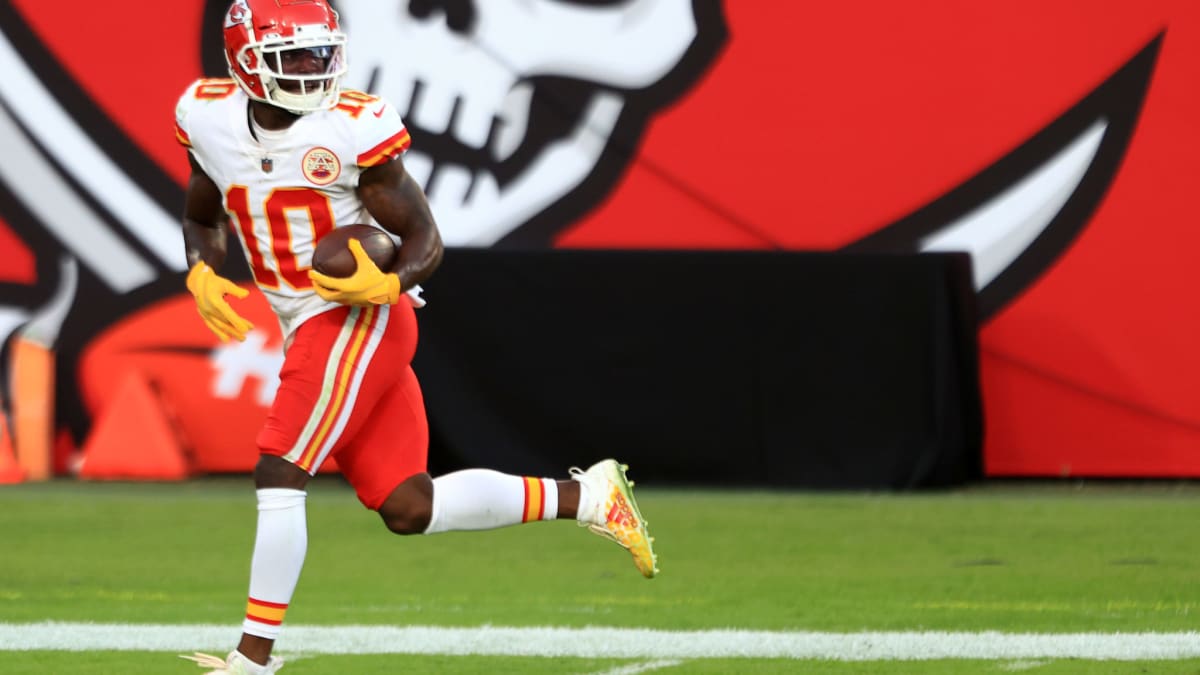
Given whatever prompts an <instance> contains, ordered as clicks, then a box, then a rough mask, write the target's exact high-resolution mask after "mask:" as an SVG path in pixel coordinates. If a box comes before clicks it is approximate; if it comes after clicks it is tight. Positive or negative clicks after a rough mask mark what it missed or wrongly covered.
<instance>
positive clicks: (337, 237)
mask: <svg viewBox="0 0 1200 675" xmlns="http://www.w3.org/2000/svg"><path fill="white" fill-rule="evenodd" d="M351 239H357V240H359V241H360V242H362V247H363V250H364V251H366V252H367V256H369V257H370V258H371V260H373V261H375V264H376V265H377V266H378V267H379V269H381V270H383V271H384V272H389V271H391V269H392V265H394V264H395V262H396V244H395V243H394V242H393V241H392V238H391V237H390V236H389V235H388V233H387V232H384V231H383V230H381V229H379V228H378V227H372V226H370V225H343V226H342V227H338V228H334V229H333V230H332V231H330V232H329V234H326V235H325V236H324V237H321V239H320V240H319V241H317V247H316V248H315V249H314V250H313V256H312V266H313V269H314V270H316V271H318V272H320V273H321V274H324V275H326V276H330V277H339V278H340V277H348V276H350V275H352V274H354V271H355V269H356V268H357V265H356V264H355V262H354V254H353V253H351V252H350V247H349V244H350V240H351Z"/></svg>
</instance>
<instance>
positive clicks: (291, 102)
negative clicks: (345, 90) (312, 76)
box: [267, 80, 337, 115]
mask: <svg viewBox="0 0 1200 675" xmlns="http://www.w3.org/2000/svg"><path fill="white" fill-rule="evenodd" d="M301 86H302V87H305V88H307V87H309V86H314V87H315V85H309V84H302V85H301ZM331 87H336V85H335V84H334V83H332V82H330V81H329V80H326V81H324V82H323V83H322V84H321V85H320V89H314V91H312V92H310V93H306V94H297V93H293V92H290V91H287V90H285V89H284V88H283V87H281V86H280V85H279V82H278V81H272V82H271V83H270V85H268V90H267V98H268V99H270V100H269V101H267V103H270V104H271V105H274V106H278V107H280V108H283V109H284V110H286V111H288V112H290V113H293V114H296V115H304V114H307V113H310V112H315V111H317V110H324V109H327V108H330V107H332V106H333V104H334V103H335V102H336V100H337V92H336V91H333V90H331V89H329V88H331Z"/></svg>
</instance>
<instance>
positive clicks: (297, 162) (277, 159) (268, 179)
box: [175, 79, 419, 336]
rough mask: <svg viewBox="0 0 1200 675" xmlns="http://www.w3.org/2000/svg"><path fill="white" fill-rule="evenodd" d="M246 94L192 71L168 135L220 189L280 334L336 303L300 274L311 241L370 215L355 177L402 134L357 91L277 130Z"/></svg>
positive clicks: (401, 141)
mask: <svg viewBox="0 0 1200 675" xmlns="http://www.w3.org/2000/svg"><path fill="white" fill-rule="evenodd" d="M248 103H249V99H248V98H247V96H246V94H245V93H244V92H243V91H242V90H241V89H240V88H239V87H238V85H237V83H235V82H234V81H233V80H232V79H202V80H197V81H196V82H194V83H192V85H191V86H189V87H188V88H187V91H185V92H184V94H183V96H182V97H180V99H179V104H178V105H177V106H176V108H175V135H176V138H177V139H178V140H179V142H180V143H182V144H183V145H184V146H186V147H187V148H188V149H189V150H190V151H191V153H192V155H193V156H195V158H196V161H197V162H199V164H200V167H201V168H202V169H204V173H206V174H208V177H209V178H211V179H212V180H213V182H214V183H216V185H217V188H219V189H220V190H221V195H222V197H223V199H224V203H225V211H226V212H227V213H228V214H229V221H230V224H231V225H232V226H233V229H234V231H235V232H236V233H237V235H238V237H239V238H240V239H241V241H242V250H243V251H244V252H245V254H246V262H247V263H248V264H249V265H250V270H251V272H252V273H253V275H254V281H255V283H256V284H257V285H258V287H259V288H260V289H261V290H262V292H263V293H264V294H265V295H266V297H267V300H268V301H269V302H270V304H271V308H272V309H274V310H275V314H276V315H277V316H278V317H279V322H280V326H281V328H282V330H283V334H284V335H285V336H287V335H290V334H291V333H292V332H293V331H295V330H296V327H297V326H299V325H300V323H301V322H303V321H304V320H305V319H307V318H309V317H311V316H314V315H316V314H319V313H321V312H323V311H326V310H329V309H331V308H333V307H336V306H337V305H335V304H333V303H329V302H326V301H325V300H322V299H321V297H320V296H318V295H317V294H316V293H314V292H313V290H312V282H311V281H309V279H308V270H309V268H310V267H311V266H312V252H313V248H314V245H315V242H316V240H317V239H318V238H320V237H321V236H322V235H324V234H325V233H327V232H329V230H331V229H333V228H334V227H338V226H340V225H349V224H352V223H369V224H375V223H374V221H373V220H372V218H371V216H370V214H369V213H367V212H366V210H365V209H363V207H362V203H361V202H360V201H359V200H358V197H357V196H356V194H355V189H356V188H357V186H358V177H359V175H360V174H361V173H362V172H363V170H364V169H367V168H370V167H372V166H376V165H379V164H383V163H384V162H389V161H391V160H393V159H395V158H396V157H398V156H399V155H401V154H402V153H403V152H404V151H405V150H407V149H408V146H409V144H410V139H409V135H408V130H407V129H405V128H404V123H403V122H402V121H401V120H400V115H399V113H397V112H396V109H395V108H394V107H393V106H391V105H389V104H388V103H387V102H386V101H384V100H383V99H381V98H379V97H377V96H371V95H368V94H364V93H362V92H357V91H352V90H347V91H343V92H342V94H341V99H340V101H339V103H338V105H337V106H336V107H334V108H332V109H330V110H320V111H317V112H312V113H308V114H306V115H302V116H300V117H299V118H297V119H296V121H295V122H294V123H293V124H292V126H291V127H289V128H288V129H286V130H283V131H265V130H263V129H256V130H255V131H254V133H252V132H251V121H250V115H249V105H248ZM412 297H413V298H414V300H415V299H416V298H415V294H414V295H413V296H412ZM417 302H419V300H418V301H417Z"/></svg>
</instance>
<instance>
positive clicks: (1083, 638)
mask: <svg viewBox="0 0 1200 675" xmlns="http://www.w3.org/2000/svg"><path fill="white" fill-rule="evenodd" d="M240 632H241V629H240V627H239V626H218V625H187V624H179V625H172V624H97V623H65V622H53V621H47V622H40V623H24V624H19V623H0V651H25V650H35V649H36V650H54V651H97V650H126V651H156V652H157V651H162V652H180V653H191V652H192V651H196V650H199V651H213V652H215V653H218V654H224V653H225V651H226V650H228V649H230V648H231V645H234V644H236V643H237V639H238V635H239V634H240ZM279 651H280V652H281V653H283V654H285V655H286V654H288V653H292V654H464V655H465V654H487V655H496V656H574V657H580V658H629V659H638V658H650V659H692V658H791V659H834V660H840V661H883V660H923V659H1005V660H1010V659H1011V660H1015V659H1039V658H1078V659H1092V660H1165V659H1184V658H1200V633H1197V632H1187V633H1060V634H1050V633H999V632H992V631H988V632H980V633H957V632H956V633H948V632H863V633H818V632H809V631H796V632H786V631H748V630H701V631H669V630H652V629H648V628H600V627H592V628H505V627H499V626H484V627H480V628H441V627H435V626H410V627H403V628H400V627H389V626H287V627H285V628H284V630H283V635H282V636H281V637H280V640H279Z"/></svg>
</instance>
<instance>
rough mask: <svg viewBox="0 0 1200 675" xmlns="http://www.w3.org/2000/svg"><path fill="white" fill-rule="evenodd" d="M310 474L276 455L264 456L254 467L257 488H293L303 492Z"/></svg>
mask: <svg viewBox="0 0 1200 675" xmlns="http://www.w3.org/2000/svg"><path fill="white" fill-rule="evenodd" d="M309 478H310V476H309V475H308V472H307V471H305V470H304V469H301V468H300V467H298V466H296V465H295V464H292V463H291V462H289V461H287V460H286V459H283V458H282V457H276V456H275V455H262V456H261V457H259V458H258V464H256V465H255V466H254V486H255V487H256V488H259V489H262V488H292V489H294V490H303V489H304V486H306V485H308V479H309Z"/></svg>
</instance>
